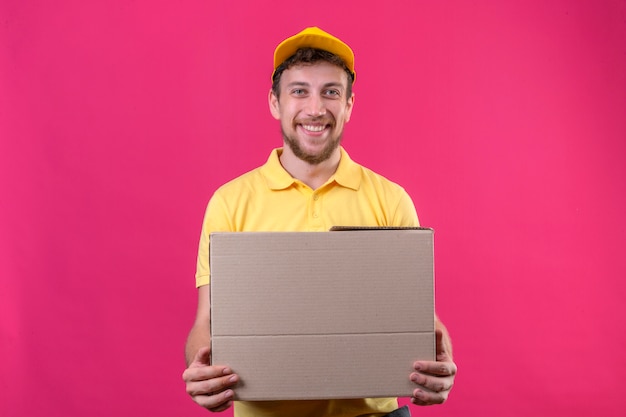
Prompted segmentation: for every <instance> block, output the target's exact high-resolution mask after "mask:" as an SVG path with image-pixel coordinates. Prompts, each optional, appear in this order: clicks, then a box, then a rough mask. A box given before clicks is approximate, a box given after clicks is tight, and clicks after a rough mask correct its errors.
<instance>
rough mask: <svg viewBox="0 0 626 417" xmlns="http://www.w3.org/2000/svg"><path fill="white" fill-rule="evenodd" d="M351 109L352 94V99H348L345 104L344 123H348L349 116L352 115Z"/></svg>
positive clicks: (352, 102)
mask: <svg viewBox="0 0 626 417" xmlns="http://www.w3.org/2000/svg"><path fill="white" fill-rule="evenodd" d="M353 107H354V93H352V97H350V98H349V99H348V101H347V103H346V123H348V122H349V121H350V116H351V115H352V108H353Z"/></svg>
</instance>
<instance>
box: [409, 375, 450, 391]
mask: <svg viewBox="0 0 626 417" xmlns="http://www.w3.org/2000/svg"><path fill="white" fill-rule="evenodd" d="M411 381H413V382H414V383H415V384H417V385H419V386H420V387H423V388H425V389H427V390H428V391H430V392H436V393H439V392H444V391H449V390H450V389H452V385H453V384H454V378H453V377H451V376H448V377H441V376H431V375H425V374H421V373H418V372H414V373H412V374H411Z"/></svg>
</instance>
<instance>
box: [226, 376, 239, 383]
mask: <svg viewBox="0 0 626 417" xmlns="http://www.w3.org/2000/svg"><path fill="white" fill-rule="evenodd" d="M228 381H229V382H235V381H237V375H233V376H231V377H230V378H228Z"/></svg>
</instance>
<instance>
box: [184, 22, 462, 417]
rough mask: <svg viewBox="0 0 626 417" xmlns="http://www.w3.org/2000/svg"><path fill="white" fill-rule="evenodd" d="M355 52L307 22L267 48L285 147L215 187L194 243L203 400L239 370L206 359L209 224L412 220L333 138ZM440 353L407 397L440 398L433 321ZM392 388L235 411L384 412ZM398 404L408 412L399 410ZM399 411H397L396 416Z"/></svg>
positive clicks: (194, 341) (409, 208) (224, 395)
mask: <svg viewBox="0 0 626 417" xmlns="http://www.w3.org/2000/svg"><path fill="white" fill-rule="evenodd" d="M354 78H355V72H354V54H353V52H352V50H351V49H350V47H348V45H346V44H345V43H343V42H342V41H341V40H339V39H337V38H335V37H334V36H332V35H330V34H328V33H326V32H324V31H322V30H320V29H318V28H307V29H305V30H303V31H302V32H300V33H298V34H297V35H294V36H292V37H291V38H288V39H286V40H285V41H283V42H282V43H281V44H279V45H278V47H277V48H276V50H275V52H274V74H273V76H272V89H271V91H270V93H269V107H270V112H271V114H272V115H273V116H274V118H276V119H277V120H278V121H279V122H280V125H281V129H282V134H283V143H284V146H283V148H279V149H274V150H273V151H272V153H271V154H270V157H269V159H268V161H267V163H265V165H263V166H261V167H259V168H257V169H255V170H253V171H250V172H248V173H246V174H244V175H242V176H241V177H239V178H237V179H235V180H233V181H231V182H229V183H227V184H225V185H223V186H222V187H220V188H219V189H218V190H217V191H216V192H215V194H214V195H213V197H212V198H211V200H210V202H209V204H208V207H207V211H206V214H205V218H204V223H203V227H202V235H201V240H200V247H199V253H198V266H197V273H196V285H197V286H198V294H199V297H198V312H197V316H196V321H195V323H194V325H193V327H192V329H191V332H190V334H189V338H188V340H187V345H186V350H185V353H186V359H187V365H188V368H187V369H186V370H185V372H184V373H183V379H184V381H185V382H186V388H187V392H188V393H189V395H191V397H192V398H193V399H194V401H196V402H197V403H198V404H200V405H201V406H202V407H205V408H207V409H208V410H210V411H223V410H226V409H227V408H229V407H230V406H231V405H232V404H233V399H234V395H235V394H234V393H235V391H236V390H237V383H238V382H239V376H238V375H237V374H235V373H233V371H232V370H231V369H229V368H228V367H226V366H223V365H220V364H211V363H210V360H209V357H210V348H209V346H210V308H209V304H210V299H209V279H210V272H209V265H208V259H209V254H208V252H209V234H210V233H211V232H214V231H325V230H328V229H330V227H332V226H334V225H342V226H417V225H418V219H417V215H416V213H415V208H414V206H413V202H412V201H411V199H410V197H409V196H408V194H407V193H406V192H405V191H404V189H402V188H401V187H400V186H398V185H397V184H394V183H392V182H390V181H388V180H387V179H385V178H383V177H382V176H380V175H378V174H376V173H374V172H372V171H370V170H368V169H367V168H365V167H363V166H361V165H359V164H357V163H355V162H353V161H352V160H351V159H350V157H349V156H348V154H347V153H346V151H345V150H344V149H343V148H342V147H341V146H340V143H341V136H342V133H343V128H344V125H345V124H346V123H347V122H348V121H349V120H350V115H351V113H352V107H353V105H354V95H353V94H352V83H353V82H354ZM436 327H437V361H436V362H431V361H419V362H415V364H414V367H415V372H413V373H412V374H410V375H407V376H406V378H410V379H411V381H413V382H414V383H415V390H414V392H413V397H412V399H411V400H412V402H413V403H414V404H419V405H430V404H439V403H443V402H444V401H445V400H446V399H447V396H448V392H449V391H450V389H451V388H452V385H453V382H454V376H455V374H456V365H455V364H454V362H453V361H452V351H451V345H450V339H449V336H448V334H447V331H446V330H445V327H444V326H443V325H442V324H441V323H439V321H437V326H436ZM397 407H398V404H397V399H395V398H364V399H351V400H319V401H318V400H316V401H266V402H242V401H236V402H235V416H238V417H247V416H255V417H258V416H289V417H293V416H298V417H305V416H316V417H319V416H329V417H331V416H332V417H356V416H382V415H385V414H388V413H390V412H393V411H394V410H395V409H397ZM402 412H405V413H406V412H408V411H407V410H402ZM395 415H397V414H394V416H395Z"/></svg>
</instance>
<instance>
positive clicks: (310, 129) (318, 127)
mask: <svg viewBox="0 0 626 417" xmlns="http://www.w3.org/2000/svg"><path fill="white" fill-rule="evenodd" d="M300 126H302V128H303V129H304V130H306V131H308V132H321V131H323V130H324V129H326V127H327V125H304V124H303V125H300Z"/></svg>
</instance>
